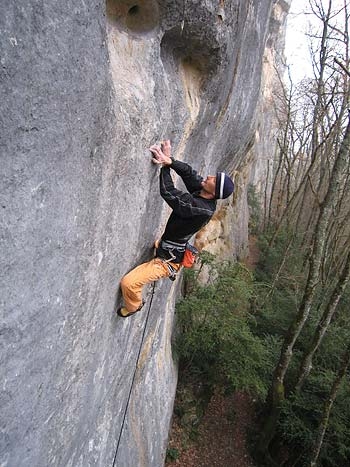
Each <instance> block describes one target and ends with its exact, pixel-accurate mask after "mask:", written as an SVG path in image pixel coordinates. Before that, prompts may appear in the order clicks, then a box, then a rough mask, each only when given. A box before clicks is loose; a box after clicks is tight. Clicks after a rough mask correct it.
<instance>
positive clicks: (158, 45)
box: [0, 0, 272, 467]
mask: <svg viewBox="0 0 350 467" xmlns="http://www.w3.org/2000/svg"><path fill="white" fill-rule="evenodd" d="M271 5H272V0H264V1H257V0H252V1H248V2H247V1H245V0H244V1H243V0H233V1H229V2H221V1H214V0H206V1H203V2H198V1H195V0H193V1H192V0H188V1H186V2H182V1H181V2H180V1H176V0H174V1H170V0H167V1H164V2H157V1H155V0H150V1H147V2H146V1H143V0H135V1H134V2H130V1H127V0H114V1H112V0H107V1H106V3H105V2H104V1H101V0H83V1H80V2H73V1H71V0H67V1H66V2H63V3H57V2H55V1H53V0H47V1H46V2H44V3H43V2H39V1H38V0H28V1H27V2H25V3H23V4H21V3H20V2H15V1H13V0H10V1H9V2H7V4H6V5H1V6H0V33H1V42H0V65H1V66H0V79H1V87H0V94H1V95H0V98H1V114H0V124H1V139H0V157H1V175H2V177H1V181H0V184H1V190H0V193H1V205H0V211H1V232H0V245H1V256H0V281H1V290H2V293H1V298H0V305H1V323H0V325H1V328H0V339H1V341H0V345H1V356H0V358H1V381H2V387H1V393H0V398H1V431H0V436H1V438H0V464H1V466H2V467H14V466H16V467H20V466H28V465H35V466H36V467H46V466H47V465H51V466H63V465H64V466H72V467H77V466H84V467H85V466H89V465H91V466H92V465H93V466H101V467H106V466H120V467H126V466H127V465H130V466H136V465H137V466H143V465H144V466H155V467H159V466H160V465H161V463H162V460H163V459H164V455H165V447H166V438H167V430H168V426H169V422H170V417H171V408H172V403H173V396H174V392H175V386H176V371H175V367H174V364H173V361H172V357H171V344H170V337H171V329H172V323H173V309H174V301H175V297H176V290H177V289H176V287H175V286H172V284H171V283H170V281H168V280H165V281H162V282H159V284H157V287H156V292H155V294H154V296H153V295H152V293H151V292H152V290H151V289H150V288H149V289H148V291H147V290H146V291H145V292H146V294H147V292H148V293H149V295H148V298H147V306H146V308H145V310H144V311H142V313H140V314H138V315H137V316H134V317H132V318H130V319H129V320H121V319H118V318H117V317H116V316H115V314H114V309H115V305H116V304H117V303H119V302H120V295H119V293H118V283H119V280H120V278H121V277H122V276H123V275H124V274H125V273H126V272H127V271H128V270H130V269H131V268H132V267H134V266H135V265H136V264H138V263H139V262H140V261H144V260H146V259H149V258H150V256H151V254H152V251H151V246H152V243H153V241H154V240H155V239H156V237H157V236H159V234H160V233H161V231H162V229H163V227H164V223H165V221H166V218H167V215H168V210H167V208H166V207H165V206H164V204H163V203H162V201H161V199H160V197H159V194H158V171H157V168H155V167H153V166H152V165H151V164H150V155H149V152H148V151H147V148H148V147H149V145H150V144H152V143H154V142H156V141H160V140H161V139H163V138H165V137H170V138H171V139H172V142H173V147H174V155H175V157H177V158H180V159H184V160H186V161H188V162H189V163H191V164H192V165H193V166H194V167H195V168H196V169H197V170H199V171H201V172H202V173H203V174H204V175H205V173H208V172H214V173H215V171H216V170H218V169H220V170H221V169H224V170H228V171H233V170H235V169H237V168H238V167H239V165H240V163H241V162H242V161H243V160H244V157H245V154H246V152H247V148H249V147H250V145H251V144H252V138H253V136H254V134H255V113H256V106H257V102H258V97H259V93H260V77H261V66H262V56H263V51H264V48H265V42H266V38H267V34H268V26H269V19H270V12H271ZM239 203H240V200H239V199H238V198H236V199H235V200H234V201H233V205H234V206H235V205H236V206H239V205H240V204H239ZM228 212H229V213H230V216H237V217H238V216H239V215H241V214H239V209H236V210H228ZM227 219H228V218H227ZM244 219H245V218H244V217H241V221H239V222H242V225H243V224H244ZM235 222H237V219H236V218H233V219H232V220H231V221H229V220H225V225H226V226H228V225H230V224H233V223H235ZM228 236H229V239H230V240H229V241H228V243H227V245H228V247H227V251H230V246H229V245H230V244H233V243H234V242H235V241H236V239H235V238H234V234H233V231H230V232H229V233H228ZM243 241H244V239H243V240H242V239H240V242H243ZM152 297H153V298H152ZM147 307H148V308H147Z"/></svg>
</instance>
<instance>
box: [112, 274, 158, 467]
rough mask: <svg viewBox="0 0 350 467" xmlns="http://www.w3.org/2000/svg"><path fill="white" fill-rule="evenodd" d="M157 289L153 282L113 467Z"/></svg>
mask: <svg viewBox="0 0 350 467" xmlns="http://www.w3.org/2000/svg"><path fill="white" fill-rule="evenodd" d="M155 288H156V283H155V282H153V284H152V292H151V301H150V304H149V307H148V312H147V317H146V321H145V326H144V328H143V332H142V337H141V344H140V348H139V351H138V354H137V359H136V365H135V370H134V374H133V377H132V381H131V385H130V391H129V395H128V399H127V401H126V406H125V410H124V415H123V421H122V424H121V428H120V433H119V437H118V442H117V447H116V450H115V455H114V459H113V464H112V467H116V464H115V462H116V460H117V454H118V449H119V445H120V440H121V437H122V433H123V429H124V424H125V420H126V414H127V412H128V408H129V403H130V398H131V393H132V390H133V387H134V381H135V376H136V371H137V366H138V363H139V359H140V355H141V349H142V344H143V340H144V338H145V333H146V329H147V323H148V318H149V314H150V311H151V306H152V302H153V297H154V290H155Z"/></svg>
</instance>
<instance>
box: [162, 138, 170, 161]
mask: <svg viewBox="0 0 350 467" xmlns="http://www.w3.org/2000/svg"><path fill="white" fill-rule="evenodd" d="M160 147H161V150H162V151H163V153H164V154H165V155H166V156H168V157H171V144H170V139H166V140H164V141H163V142H162V143H161V145H160Z"/></svg>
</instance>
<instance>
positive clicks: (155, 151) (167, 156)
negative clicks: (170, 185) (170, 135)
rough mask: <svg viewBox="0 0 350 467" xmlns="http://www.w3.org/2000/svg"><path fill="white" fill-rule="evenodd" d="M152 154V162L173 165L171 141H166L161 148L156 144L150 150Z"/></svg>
mask: <svg viewBox="0 0 350 467" xmlns="http://www.w3.org/2000/svg"><path fill="white" fill-rule="evenodd" d="M149 150H150V151H151V153H152V162H153V163H154V164H161V165H171V163H172V160H171V144H170V140H168V139H167V140H165V141H163V142H162V143H161V146H160V147H159V146H157V145H156V144H154V145H153V146H151V147H150V148H149Z"/></svg>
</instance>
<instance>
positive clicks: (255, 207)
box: [247, 185, 261, 234]
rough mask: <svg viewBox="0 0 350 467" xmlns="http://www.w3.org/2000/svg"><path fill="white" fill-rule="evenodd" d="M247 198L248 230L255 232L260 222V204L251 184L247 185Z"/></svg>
mask: <svg viewBox="0 0 350 467" xmlns="http://www.w3.org/2000/svg"><path fill="white" fill-rule="evenodd" d="M247 200H248V207H249V226H248V227H249V232H250V233H252V234H257V233H258V232H259V230H260V229H259V227H260V224H261V206H260V203H259V199H258V195H257V193H256V191H255V187H254V186H253V185H249V187H248V193H247Z"/></svg>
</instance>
